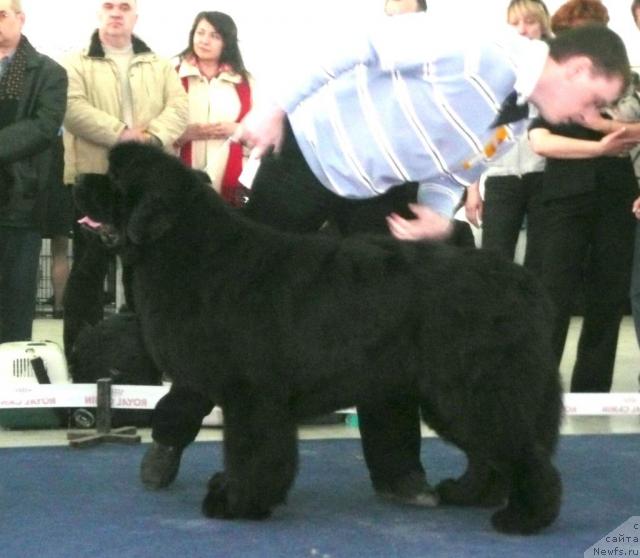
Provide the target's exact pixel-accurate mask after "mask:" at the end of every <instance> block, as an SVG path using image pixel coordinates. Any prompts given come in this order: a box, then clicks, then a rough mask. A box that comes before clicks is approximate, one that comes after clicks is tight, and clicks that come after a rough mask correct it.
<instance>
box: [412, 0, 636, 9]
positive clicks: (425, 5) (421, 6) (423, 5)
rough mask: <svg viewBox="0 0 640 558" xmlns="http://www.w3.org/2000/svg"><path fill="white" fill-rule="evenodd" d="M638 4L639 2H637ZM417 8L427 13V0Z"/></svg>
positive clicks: (419, 3)
mask: <svg viewBox="0 0 640 558" xmlns="http://www.w3.org/2000/svg"><path fill="white" fill-rule="evenodd" d="M638 2H640V0H638ZM418 8H420V11H421V12H426V11H427V0H418Z"/></svg>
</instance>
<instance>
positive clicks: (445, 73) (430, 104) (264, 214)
mask: <svg viewBox="0 0 640 558" xmlns="http://www.w3.org/2000/svg"><path fill="white" fill-rule="evenodd" d="M323 54H324V55H326V60H325V61H324V63H323V64H321V65H318V66H317V68H315V70H314V66H313V65H312V64H311V62H309V63H308V64H307V65H306V66H305V68H304V69H305V71H307V73H306V74H305V75H304V76H301V78H300V79H299V80H289V81H287V83H286V85H287V86H288V90H287V91H285V92H284V93H283V94H282V95H281V97H280V99H279V104H278V105H277V107H276V108H272V109H270V110H267V111H266V112H264V113H262V115H259V114H256V113H254V114H253V115H251V116H248V117H247V118H246V119H245V121H244V125H245V129H244V132H243V137H242V139H243V140H244V141H245V142H247V143H249V144H250V145H252V146H254V150H255V152H256V155H263V154H266V155H265V156H263V157H262V162H261V166H260V169H259V170H258V173H257V175H256V178H255V180H254V182H253V187H252V193H251V198H250V201H249V203H248V205H247V207H246V211H247V214H248V215H249V216H251V217H252V218H254V219H256V220H258V221H261V222H263V223H267V224H271V225H273V226H275V227H278V228H281V229H287V230H294V231H313V230H317V229H318V228H320V226H321V225H322V224H323V223H324V222H325V221H326V219H327V218H329V217H331V216H332V215H333V214H334V212H337V211H339V210H340V207H341V206H342V205H343V204H344V203H346V201H345V200H346V199H349V200H351V202H352V200H354V199H356V200H357V199H367V198H371V197H374V196H378V195H380V194H382V193H384V192H386V191H387V190H388V189H390V188H391V187H393V186H395V185H397V184H400V183H404V182H410V181H414V182H419V183H420V184H421V190H420V193H419V200H420V204H421V205H412V206H411V209H412V211H413V213H414V214H415V219H403V218H400V217H399V216H397V215H391V216H389V217H388V218H387V219H388V224H389V227H390V229H391V232H392V233H393V234H394V235H395V236H397V237H399V238H411V239H418V238H445V237H446V236H447V235H448V234H450V231H451V229H452V225H451V218H452V215H453V212H454V209H455V207H456V205H457V204H458V202H459V200H460V197H461V195H462V193H463V192H464V189H465V187H467V186H469V185H470V184H471V183H473V182H474V181H476V180H477V179H478V177H479V176H480V174H481V173H482V172H483V170H484V169H485V164H486V163H487V161H489V160H490V159H491V158H492V157H493V156H494V155H495V154H496V153H500V152H502V151H504V149H505V147H506V146H508V145H509V144H511V143H513V142H514V140H515V139H516V138H517V136H518V135H519V134H520V133H522V132H523V131H524V130H523V128H524V125H525V121H524V120H520V121H519V122H508V121H504V122H503V123H498V122H499V120H498V115H499V113H501V107H502V105H503V102H504V101H505V100H506V99H507V98H508V97H512V98H513V99H517V101H518V103H519V104H520V105H524V104H525V103H526V102H531V103H532V104H534V105H535V106H536V107H537V108H538V109H539V111H540V113H541V114H542V115H543V116H544V117H545V118H546V119H547V120H549V121H551V122H565V121H575V122H581V121H583V120H585V119H588V118H589V117H590V116H591V115H593V114H595V113H596V112H597V111H599V109H601V108H602V107H604V106H605V105H607V104H610V103H612V102H614V101H615V100H616V99H617V98H618V97H619V96H620V95H621V93H622V92H623V90H624V88H625V87H626V85H627V84H628V83H629V80H630V71H629V62H628V58H627V55H626V51H625V48H624V45H623V43H622V41H621V40H620V38H619V37H618V36H617V35H616V34H615V33H613V32H612V31H610V30H608V29H606V28H605V27H597V28H596V27H581V28H578V29H575V30H572V31H568V32H566V33H564V34H562V35H561V36H559V37H558V38H556V39H554V40H552V41H551V42H550V43H549V44H546V43H543V42H540V41H531V40H529V39H526V38H523V37H520V36H519V35H518V34H517V33H516V32H515V31H514V30H513V29H510V28H505V29H504V30H503V31H500V32H498V33H494V34H492V35H491V36H489V37H485V38H479V39H478V40H474V41H471V39H470V37H469V36H466V35H465V36H456V34H455V33H452V32H451V30H450V29H447V28H445V26H443V25H442V24H441V22H438V21H437V20H436V19H435V18H433V17H425V14H407V15H404V16H402V17H396V18H384V19H383V20H381V21H379V22H378V23H377V25H376V26H375V27H374V28H372V29H368V30H359V29H351V32H350V33H349V34H348V35H347V36H345V37H340V36H333V35H332V37H331V40H330V41H327V44H326V45H325V49H324V51H323ZM514 91H515V93H514ZM513 114H515V115H516V118H520V119H522V118H524V116H525V114H523V113H522V111H517V110H516V111H515V112H514V113H513ZM602 142H603V146H605V147H606V149H608V150H609V153H611V154H614V153H616V152H619V151H621V150H624V149H628V146H629V143H630V140H628V139H627V138H626V137H625V134H624V131H618V132H615V133H612V134H609V135H607V136H605V137H604V138H603V140H602ZM271 148H275V152H273V153H270V149H271ZM390 295H392V293H390ZM358 410H359V416H360V429H361V434H362V441H363V447H364V451H365V457H366V460H367V465H368V466H369V470H370V473H371V478H372V481H373V484H374V487H375V488H376V490H377V491H378V492H379V493H382V494H384V495H391V496H393V497H395V498H397V499H400V500H402V501H405V502H408V503H413V504H418V505H434V504H435V503H436V502H437V498H436V497H435V496H434V495H433V494H432V492H431V489H430V487H429V486H428V484H427V482H426V476H425V473H424V469H423V468H422V465H421V463H420V455H419V453H420V427H419V421H418V417H419V415H418V411H417V404H415V402H413V401H412V400H410V398H408V399H407V400H406V401H396V402H384V403H383V404H380V405H377V406H376V407H375V408H367V409H364V408H362V407H360V408H359V409H358Z"/></svg>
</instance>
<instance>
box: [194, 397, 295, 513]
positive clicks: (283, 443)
mask: <svg viewBox="0 0 640 558" xmlns="http://www.w3.org/2000/svg"><path fill="white" fill-rule="evenodd" d="M280 403H281V402H280ZM223 412H224V460H225V470H224V472H222V473H216V474H215V475H214V476H213V477H212V478H211V480H210V481H209V484H208V493H207V495H206V497H205V499H204V501H203V503H202V511H203V513H204V514H205V515H206V516H207V517H218V518H226V519H231V518H246V519H263V518H266V517H268V516H269V515H270V514H271V511H272V509H273V507H274V506H276V505H278V504H281V503H283V502H284V501H285V499H286V496H287V492H288V490H289V488H290V487H291V485H292V484H293V481H294V478H295V475H296V470H297V461H298V454H297V438H296V437H297V427H296V423H295V421H294V420H293V418H292V417H291V415H290V414H289V412H288V409H287V407H286V406H285V405H282V404H278V402H276V401H275V400H272V399H270V398H268V396H266V395H265V396H264V397H258V396H255V397H247V394H246V393H243V399H242V400H239V401H234V402H233V403H232V404H228V405H225V404H223Z"/></svg>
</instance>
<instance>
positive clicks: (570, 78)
mask: <svg viewBox="0 0 640 558" xmlns="http://www.w3.org/2000/svg"><path fill="white" fill-rule="evenodd" d="M574 62H576V63H568V65H567V67H566V68H565V70H566V71H565V73H564V75H563V77H562V78H561V79H559V80H557V85H556V86H555V89H554V90H552V91H547V92H546V94H545V95H544V96H543V97H542V98H539V99H537V100H534V103H535V104H536V106H537V107H538V109H539V110H540V112H541V114H542V116H544V118H545V119H546V120H548V121H549V122H551V123H556V124H557V123H562V122H564V123H566V122H575V123H578V124H580V123H582V122H584V121H585V120H587V119H589V118H592V117H595V116H596V115H597V114H598V113H600V112H601V111H602V109H604V108H605V107H606V106H608V105H611V104H613V103H614V102H615V101H616V100H617V99H618V98H619V97H620V95H621V94H622V92H623V85H624V82H623V79H622V77H620V76H606V75H604V74H602V73H600V72H597V71H594V70H593V67H592V65H591V62H588V61H587V62H585V61H584V60H580V61H574Z"/></svg>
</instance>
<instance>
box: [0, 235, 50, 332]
mask: <svg viewBox="0 0 640 558" xmlns="http://www.w3.org/2000/svg"><path fill="white" fill-rule="evenodd" d="M41 246H42V237H41V235H40V232H39V231H38V230H36V229H29V228H18V227H0V343H6V342H9V341H29V340H30V339H31V332H32V327H33V317H34V314H35V311H36V293H37V289H38V265H39V258H40V248H41Z"/></svg>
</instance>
